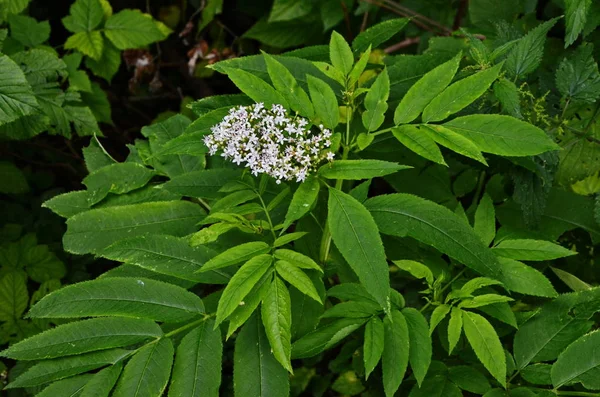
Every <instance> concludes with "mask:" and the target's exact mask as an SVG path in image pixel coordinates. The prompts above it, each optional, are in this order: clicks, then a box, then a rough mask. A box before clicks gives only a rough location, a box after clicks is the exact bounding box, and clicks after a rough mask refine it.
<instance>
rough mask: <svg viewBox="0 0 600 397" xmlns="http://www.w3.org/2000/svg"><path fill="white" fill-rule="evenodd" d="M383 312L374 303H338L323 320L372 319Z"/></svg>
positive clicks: (328, 311) (327, 311)
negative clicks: (338, 318) (336, 318)
mask: <svg viewBox="0 0 600 397" xmlns="http://www.w3.org/2000/svg"><path fill="white" fill-rule="evenodd" d="M380 312H381V307H379V304H377V303H376V302H373V301H370V300H369V301H356V302H355V301H352V300H351V301H348V302H342V303H338V304H337V305H335V306H333V307H332V308H330V309H328V310H326V311H325V312H324V313H323V315H322V316H321V317H322V318H335V317H341V318H370V317H373V316H374V315H376V314H378V313H380Z"/></svg>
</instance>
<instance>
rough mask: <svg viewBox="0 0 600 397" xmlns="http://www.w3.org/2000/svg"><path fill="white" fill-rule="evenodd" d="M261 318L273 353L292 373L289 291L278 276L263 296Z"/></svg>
mask: <svg viewBox="0 0 600 397" xmlns="http://www.w3.org/2000/svg"><path fill="white" fill-rule="evenodd" d="M261 318H262V322H263V325H264V326H265V332H266V334H267V338H268V339H269V344H270V345H271V350H272V351H273V355H274V356H275V358H276V359H277V361H279V363H280V364H281V365H282V366H283V367H284V368H285V369H287V370H288V371H289V372H290V373H292V372H293V369H292V363H291V361H290V360H291V354H292V347H291V339H292V331H291V327H292V308H291V301H290V293H289V291H288V289H287V287H286V286H285V283H284V282H283V281H282V280H281V279H280V278H279V277H275V279H274V280H273V282H271V286H270V287H269V290H268V291H267V293H266V295H265V296H264V298H263V301H262V304H261Z"/></svg>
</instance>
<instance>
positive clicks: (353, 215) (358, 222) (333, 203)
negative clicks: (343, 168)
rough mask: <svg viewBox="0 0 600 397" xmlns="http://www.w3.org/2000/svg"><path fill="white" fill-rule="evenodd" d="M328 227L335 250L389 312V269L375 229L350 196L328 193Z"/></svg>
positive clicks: (363, 208) (365, 213) (330, 191)
mask: <svg viewBox="0 0 600 397" xmlns="http://www.w3.org/2000/svg"><path fill="white" fill-rule="evenodd" d="M328 209H329V227H330V229H331V236H332V238H333V242H334V243H335V245H336V247H337V248H338V249H339V250H340V252H341V253H342V255H343V256H344V258H345V259H346V261H347V262H348V264H349V265H350V267H352V270H354V272H355V273H356V274H357V275H358V278H359V280H360V281H361V283H362V284H363V285H364V286H365V288H366V289H367V290H368V291H369V292H370V293H371V294H372V295H373V296H374V297H375V299H376V300H377V302H378V303H379V304H380V305H381V307H383V308H384V310H386V311H389V307H390V302H389V289H390V279H389V274H388V272H389V268H388V265H387V262H386V258H385V252H384V250H383V243H382V242H381V237H380V236H379V231H378V230H377V225H376V224H375V222H374V221H373V217H372V216H371V214H369V212H368V211H367V209H366V208H365V207H364V206H363V205H362V204H361V203H359V202H358V201H357V200H356V199H355V198H353V197H352V196H350V195H348V194H346V193H343V192H341V191H339V190H337V189H330V190H329V203H328Z"/></svg>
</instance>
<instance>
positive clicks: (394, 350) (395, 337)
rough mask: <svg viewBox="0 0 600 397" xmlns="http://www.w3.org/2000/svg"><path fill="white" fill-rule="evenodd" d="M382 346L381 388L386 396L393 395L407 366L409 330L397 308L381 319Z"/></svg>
mask: <svg viewBox="0 0 600 397" xmlns="http://www.w3.org/2000/svg"><path fill="white" fill-rule="evenodd" d="M383 327H384V346H385V348H384V349H383V354H382V357H381V369H382V372H383V388H384V390H385V395H386V396H387V397H391V396H393V395H394V394H395V393H396V391H397V390H398V388H399V387H400V384H401V383H402V379H403V378H404V374H405V373H406V368H407V367H408V357H409V349H410V343H409V339H410V337H409V331H408V325H407V322H406V319H405V318H404V316H403V315H402V313H400V312H399V311H397V310H392V311H391V313H389V314H388V315H386V316H385V318H384V319H383Z"/></svg>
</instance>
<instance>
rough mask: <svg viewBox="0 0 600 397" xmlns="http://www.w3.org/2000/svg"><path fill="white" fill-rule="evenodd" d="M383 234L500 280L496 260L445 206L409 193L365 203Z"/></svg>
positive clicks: (387, 196) (379, 197) (373, 199)
mask: <svg viewBox="0 0 600 397" xmlns="http://www.w3.org/2000/svg"><path fill="white" fill-rule="evenodd" d="M365 206H366V208H367V209H368V210H369V212H371V214H372V215H373V219H374V220H375V223H376V224H377V226H378V228H379V230H380V231H381V232H382V233H384V234H390V235H393V236H399V237H405V236H410V237H412V238H415V239H417V240H419V241H421V242H423V243H425V244H428V245H431V246H433V247H435V248H436V249H437V250H439V251H440V252H442V253H445V254H447V255H448V256H450V257H451V258H454V259H456V260H457V261H459V262H461V263H464V264H465V265H466V266H468V267H470V268H471V269H473V270H475V271H477V272H479V273H481V274H483V275H487V276H489V277H494V278H497V279H499V280H501V281H502V280H503V278H502V277H503V276H502V272H501V269H500V266H499V265H498V260H497V259H496V258H495V256H494V254H493V253H492V252H491V251H490V250H489V249H488V248H487V247H486V246H485V245H483V243H482V242H481V239H480V238H479V237H478V236H477V235H476V234H475V232H474V231H473V229H472V228H471V227H470V226H469V225H466V224H465V223H464V222H463V221H462V220H461V219H460V218H459V217H458V216H457V215H455V214H454V213H452V212H451V211H450V210H448V209H447V208H445V207H442V206H441V205H439V204H435V203H433V202H431V201H428V200H425V199H422V198H420V197H417V196H413V195H410V194H400V193H398V194H389V195H383V196H378V197H374V198H371V199H369V200H367V201H366V202H365Z"/></svg>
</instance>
